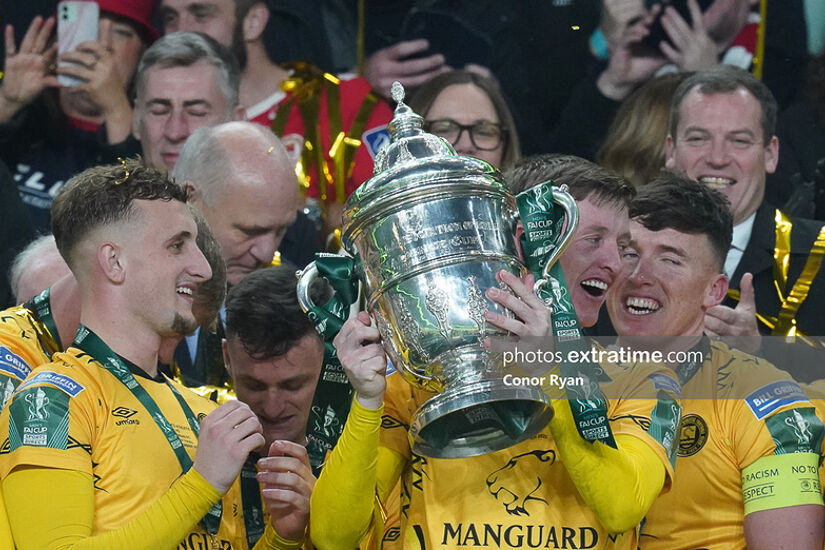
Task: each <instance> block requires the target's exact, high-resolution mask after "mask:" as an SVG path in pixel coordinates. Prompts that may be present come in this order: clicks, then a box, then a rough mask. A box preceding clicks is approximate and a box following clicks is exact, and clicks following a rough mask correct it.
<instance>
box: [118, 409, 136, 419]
mask: <svg viewBox="0 0 825 550" xmlns="http://www.w3.org/2000/svg"><path fill="white" fill-rule="evenodd" d="M136 414H137V411H133V410H132V409H128V408H126V407H116V408H114V409H112V416H117V417H118V418H129V417H130V416H134V415H136Z"/></svg>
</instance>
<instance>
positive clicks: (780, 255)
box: [728, 209, 825, 347]
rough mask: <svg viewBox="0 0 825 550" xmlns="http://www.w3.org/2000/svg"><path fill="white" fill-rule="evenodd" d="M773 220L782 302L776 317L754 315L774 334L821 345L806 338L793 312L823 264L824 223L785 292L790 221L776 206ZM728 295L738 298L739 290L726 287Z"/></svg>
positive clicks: (776, 276) (777, 281)
mask: <svg viewBox="0 0 825 550" xmlns="http://www.w3.org/2000/svg"><path fill="white" fill-rule="evenodd" d="M774 221H775V223H776V244H775V245H774V253H773V257H774V266H773V276H774V286H775V288H776V293H777V295H778V296H779V303H780V304H781V305H780V308H779V314H778V315H777V316H776V317H772V316H769V315H763V314H760V313H757V314H756V318H757V319H758V320H759V322H761V323H762V324H764V325H765V326H767V327H768V328H769V329H771V334H772V335H773V336H784V337H791V338H793V337H798V338H799V339H800V340H801V341H802V342H804V343H806V344H808V345H810V346H814V347H820V346H823V345H824V344H822V343H820V342H817V341H815V340H813V339H812V338H809V337H808V336H807V335H806V334H804V333H803V332H802V331H800V330H799V329H798V327H797V326H796V314H797V312H798V311H799V308H800V306H802V303H803V302H804V301H805V300H806V299H807V298H808V293H809V292H810V290H811V284H812V283H813V280H814V279H815V278H816V276H817V274H818V273H819V270H820V268H821V267H822V259H823V256H825V226H822V228H821V229H820V230H819V235H818V236H817V238H816V241H814V244H813V245H812V246H811V252H810V254H809V255H808V258H807V260H805V266H804V267H803V268H802V272H801V273H800V274H799V277H798V278H797V279H796V282H795V283H794V285H793V287H792V288H791V291H790V292H787V293H786V289H787V281H788V266H789V255H790V251H791V231H792V229H793V223H792V222H791V220H790V219H789V218H788V217H787V216H786V215H785V214H784V213H783V212H781V211H780V210H778V209H777V210H776V213H775V215H774ZM728 297H730V298H732V299H734V300H736V301H739V299H740V293H739V291H738V290H734V289H730V290H728Z"/></svg>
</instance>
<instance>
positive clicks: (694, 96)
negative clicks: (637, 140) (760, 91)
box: [667, 88, 779, 225]
mask: <svg viewBox="0 0 825 550" xmlns="http://www.w3.org/2000/svg"><path fill="white" fill-rule="evenodd" d="M761 118H762V109H761V107H760V105H759V102H758V101H757V99H756V98H755V97H754V96H753V95H752V94H751V93H750V92H748V91H747V90H745V89H744V88H738V89H737V90H735V91H733V92H729V93H718V94H703V93H701V92H700V91H699V90H698V88H694V89H693V90H691V91H690V92H689V93H688V94H687V95H686V96H685V98H684V100H683V101H682V104H681V105H680V107H679V126H678V128H677V129H676V135H675V136H668V138H667V167H668V168H671V169H676V170H680V171H683V172H684V173H685V174H686V175H687V176H688V177H690V178H691V179H694V180H696V181H699V182H700V183H704V184H705V185H708V186H709V187H711V188H713V189H716V190H718V191H720V192H722V193H723V194H724V195H725V196H726V197H727V198H728V200H729V201H730V205H731V213H732V214H733V223H734V225H736V224H739V223H741V222H743V221H745V220H746V219H747V218H748V217H749V216H750V215H751V214H753V213H754V212H755V211H756V209H757V208H758V207H759V205H760V204H761V202H762V198H763V197H764V194H765V178H766V174H770V173H773V172H774V171H775V170H776V164H777V160H778V155H779V141H778V140H777V138H776V137H775V136H773V137H771V138H770V140H769V142H768V144H767V145H765V141H764V136H763V132H762V125H761Z"/></svg>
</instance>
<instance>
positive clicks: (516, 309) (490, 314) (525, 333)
mask: <svg viewBox="0 0 825 550" xmlns="http://www.w3.org/2000/svg"><path fill="white" fill-rule="evenodd" d="M496 279H497V280H498V281H500V282H502V283H504V284H505V285H507V286H508V287H509V288H510V289H511V290H512V291H513V293H514V294H515V295H513V294H510V293H509V292H505V291H504V290H501V289H500V288H488V289H487V297H488V298H489V299H490V300H492V301H493V302H495V303H496V304H498V305H500V306H501V307H503V308H505V309H508V310H510V311H511V312H513V314H514V315H515V318H512V317H506V316H504V315H502V314H501V313H497V312H495V311H490V310H488V311H487V313H486V314H485V317H486V319H487V322H488V323H490V324H491V325H495V326H497V327H499V328H501V329H504V330H507V331H509V332H511V333H513V334H514V335H516V336H518V337H519V338H524V337H529V336H539V337H540V336H547V335H548V334H550V333H551V329H552V325H551V323H550V309H549V308H548V307H547V306H546V305H544V303H543V302H542V301H541V300H540V299H539V298H538V296H536V294H535V292H533V284H534V283H535V278H534V277H533V275H532V274H528V275H527V276H526V277H524V279H519V278H518V277H516V276H515V275H513V274H512V273H510V272H509V271H504V270H502V271H499V272H498V273H497V274H496Z"/></svg>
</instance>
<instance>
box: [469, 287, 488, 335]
mask: <svg viewBox="0 0 825 550" xmlns="http://www.w3.org/2000/svg"><path fill="white" fill-rule="evenodd" d="M467 282H469V283H470V286H469V288H468V289H467V313H468V314H469V315H470V319H472V320H473V322H475V324H476V326H477V327H478V339H479V341H481V340H483V339H484V333H485V330H486V329H487V320H486V318H485V317H484V314H485V313H487V300H486V299H484V293H483V292H481V289H480V288H478V284H476V278H475V277H474V276H473V275H470V276H469V277H467Z"/></svg>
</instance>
